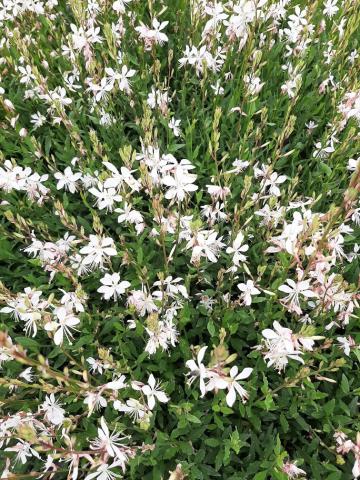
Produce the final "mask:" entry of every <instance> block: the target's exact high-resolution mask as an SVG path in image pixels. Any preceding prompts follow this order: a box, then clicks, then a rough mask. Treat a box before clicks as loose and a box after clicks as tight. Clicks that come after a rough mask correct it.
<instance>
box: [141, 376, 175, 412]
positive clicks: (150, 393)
mask: <svg viewBox="0 0 360 480" xmlns="http://www.w3.org/2000/svg"><path fill="white" fill-rule="evenodd" d="M159 387H160V384H159V382H156V380H155V377H154V375H153V374H150V376H149V380H148V384H147V385H144V386H143V387H142V389H141V390H142V392H143V393H144V395H146V397H147V402H148V406H149V408H150V410H152V409H153V408H154V407H155V401H156V400H158V401H159V402H161V403H167V402H168V401H169V398H168V397H167V396H166V394H165V393H164V392H163V391H162V390H161V389H160V388H159Z"/></svg>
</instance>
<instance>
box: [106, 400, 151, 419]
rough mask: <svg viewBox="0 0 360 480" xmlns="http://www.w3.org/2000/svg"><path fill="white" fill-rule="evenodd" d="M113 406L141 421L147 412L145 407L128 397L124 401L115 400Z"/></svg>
mask: <svg viewBox="0 0 360 480" xmlns="http://www.w3.org/2000/svg"><path fill="white" fill-rule="evenodd" d="M113 406H114V408H115V410H118V411H119V412H123V413H127V414H129V415H130V416H131V417H133V418H134V420H135V421H137V422H138V421H141V420H142V419H143V418H144V417H145V416H146V414H147V411H146V410H147V407H146V406H144V405H142V404H141V403H140V402H139V401H138V400H135V399H134V398H129V400H126V403H122V402H120V401H119V400H115V402H114V404H113Z"/></svg>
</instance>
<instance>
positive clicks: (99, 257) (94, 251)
mask: <svg viewBox="0 0 360 480" xmlns="http://www.w3.org/2000/svg"><path fill="white" fill-rule="evenodd" d="M80 253H81V254H82V255H85V258H84V260H83V262H84V265H90V266H91V267H92V268H96V267H100V268H102V267H103V265H104V261H105V260H108V258H109V257H112V256H114V255H116V254H117V252H116V248H115V244H114V240H113V239H112V238H110V237H100V236H99V235H90V242H89V243H88V245H86V246H85V247H83V248H81V250H80Z"/></svg>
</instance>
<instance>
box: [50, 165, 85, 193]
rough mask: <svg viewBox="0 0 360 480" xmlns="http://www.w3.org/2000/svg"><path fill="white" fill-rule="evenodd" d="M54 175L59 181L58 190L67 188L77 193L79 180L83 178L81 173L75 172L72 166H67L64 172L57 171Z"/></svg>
mask: <svg viewBox="0 0 360 480" xmlns="http://www.w3.org/2000/svg"><path fill="white" fill-rule="evenodd" d="M54 177H55V178H56V180H57V181H58V182H57V185H56V188H57V189H58V190H61V189H62V188H65V190H69V192H70V193H75V192H76V190H77V182H78V181H79V180H80V179H81V173H80V172H78V173H73V172H72V170H71V168H70V167H66V168H65V170H64V173H61V172H56V173H55V174H54Z"/></svg>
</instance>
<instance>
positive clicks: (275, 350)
mask: <svg viewBox="0 0 360 480" xmlns="http://www.w3.org/2000/svg"><path fill="white" fill-rule="evenodd" d="M273 327H274V330H271V329H269V328H266V329H265V330H263V331H262V335H263V337H264V338H265V346H266V347H267V350H268V351H267V352H266V354H265V357H264V358H265V360H268V363H267V366H268V367H270V366H271V365H274V366H275V368H276V369H277V370H278V371H279V372H280V371H281V370H284V369H285V367H286V365H287V364H288V358H290V359H293V360H297V361H298V362H300V363H304V360H303V359H302V358H301V357H300V355H302V352H301V351H299V350H296V348H295V345H296V341H295V340H294V338H293V333H292V331H291V330H290V329H289V328H284V327H282V326H281V325H280V323H279V322H277V321H275V322H274V323H273Z"/></svg>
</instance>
